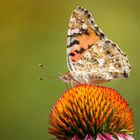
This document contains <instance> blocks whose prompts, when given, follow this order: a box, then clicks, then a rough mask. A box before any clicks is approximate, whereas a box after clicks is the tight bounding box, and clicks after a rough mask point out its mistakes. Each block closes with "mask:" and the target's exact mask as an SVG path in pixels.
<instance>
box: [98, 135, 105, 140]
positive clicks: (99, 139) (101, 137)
mask: <svg viewBox="0 0 140 140" xmlns="http://www.w3.org/2000/svg"><path fill="white" fill-rule="evenodd" d="M96 140H106V138H105V137H103V136H102V135H101V134H98V135H97V138H96Z"/></svg>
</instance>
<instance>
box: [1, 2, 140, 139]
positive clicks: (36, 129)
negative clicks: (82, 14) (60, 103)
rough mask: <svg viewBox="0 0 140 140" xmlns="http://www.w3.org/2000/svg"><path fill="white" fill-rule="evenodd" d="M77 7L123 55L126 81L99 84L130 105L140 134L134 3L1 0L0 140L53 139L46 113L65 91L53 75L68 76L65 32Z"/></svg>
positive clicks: (138, 6)
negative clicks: (127, 67) (129, 68)
mask: <svg viewBox="0 0 140 140" xmlns="http://www.w3.org/2000/svg"><path fill="white" fill-rule="evenodd" d="M78 5H81V6H84V7H85V8H87V9H88V10H89V11H91V13H92V14H93V15H94V18H95V20H96V23H97V24H98V26H99V27H100V28H101V29H102V31H104V32H105V33H106V34H107V36H108V38H110V39H111V40H113V41H114V42H116V43H117V44H118V45H119V47H120V48H121V49H122V50H123V51H124V52H125V53H127V54H128V58H129V61H130V64H131V65H132V72H131V75H130V77H129V78H128V79H122V80H117V81H113V82H110V83H106V84H104V85H107V86H110V87H112V88H115V89H117V91H119V92H120V93H121V94H122V96H123V97H124V98H125V99H126V100H127V101H128V102H129V104H130V106H131V107H132V108H133V112H134V120H135V127H136V130H138V129H140V87H139V85H140V43H139V42H140V27H139V25H140V1H139V0H133V1H132V0H123V1H122V0H117V1H112V0H104V1H103V0H102V1H99V0H59V1H53V0H40V1H37V0H12V1H10V0H4V1H1V2H0V49H1V50H0V65H1V67H0V78H1V80H0V89H1V91H0V108H1V109H0V140H49V139H51V138H53V137H52V136H51V135H50V134H48V120H49V117H48V116H49V112H50V110H51V108H52V106H53V105H54V104H55V102H56V100H57V99H58V98H59V97H60V96H61V95H62V94H63V92H64V91H65V90H66V86H65V84H64V83H63V82H61V81H59V80H58V79H57V78H56V76H57V75H58V74H57V73H56V72H54V70H56V71H59V72H61V73H65V72H66V71H67V65H66V58H65V51H66V34H67V27H68V22H69V18H70V15H71V13H72V11H73V10H74V9H75V8H76V7H77V6H78ZM39 63H43V64H46V68H40V67H39V66H38V64H39ZM48 76H49V77H50V78H49V79H48V80H43V81H40V80H38V77H48ZM136 139H140V137H139V138H136Z"/></svg>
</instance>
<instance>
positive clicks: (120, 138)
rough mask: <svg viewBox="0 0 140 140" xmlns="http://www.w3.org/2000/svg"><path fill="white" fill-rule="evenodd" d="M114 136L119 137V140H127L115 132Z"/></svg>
mask: <svg viewBox="0 0 140 140" xmlns="http://www.w3.org/2000/svg"><path fill="white" fill-rule="evenodd" d="M114 134H115V136H116V137H117V139H118V140H126V139H125V138H124V137H123V136H122V134H118V133H116V132H114Z"/></svg>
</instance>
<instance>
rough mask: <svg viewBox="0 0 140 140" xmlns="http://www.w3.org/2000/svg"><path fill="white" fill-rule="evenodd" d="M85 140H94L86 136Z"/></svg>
mask: <svg viewBox="0 0 140 140" xmlns="http://www.w3.org/2000/svg"><path fill="white" fill-rule="evenodd" d="M84 140H93V139H92V137H91V136H90V135H86V137H85V139H84Z"/></svg>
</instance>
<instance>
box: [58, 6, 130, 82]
mask: <svg viewBox="0 0 140 140" xmlns="http://www.w3.org/2000/svg"><path fill="white" fill-rule="evenodd" d="M67 65H68V69H69V71H68V72H67V73H66V74H65V75H63V76H59V78H60V79H61V80H63V81H64V82H66V83H70V82H73V83H77V84H78V83H79V84H98V83H103V82H108V81H112V80H114V79H120V78H127V77H128V76H129V73H130V70H131V66H130V64H129V62H128V59H127V56H126V54H124V53H123V52H122V51H121V50H120V48H119V47H118V46H117V44H115V43H114V42H112V41H111V40H108V39H107V37H106V35H105V34H104V33H103V32H102V31H101V30H100V29H99V28H98V27H97V24H96V23H95V21H94V20H93V18H92V15H91V14H90V13H89V12H88V10H86V9H84V8H83V7H77V9H75V10H74V12H73V14H72V16H71V18H70V22H69V27H68V34H67Z"/></svg>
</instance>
